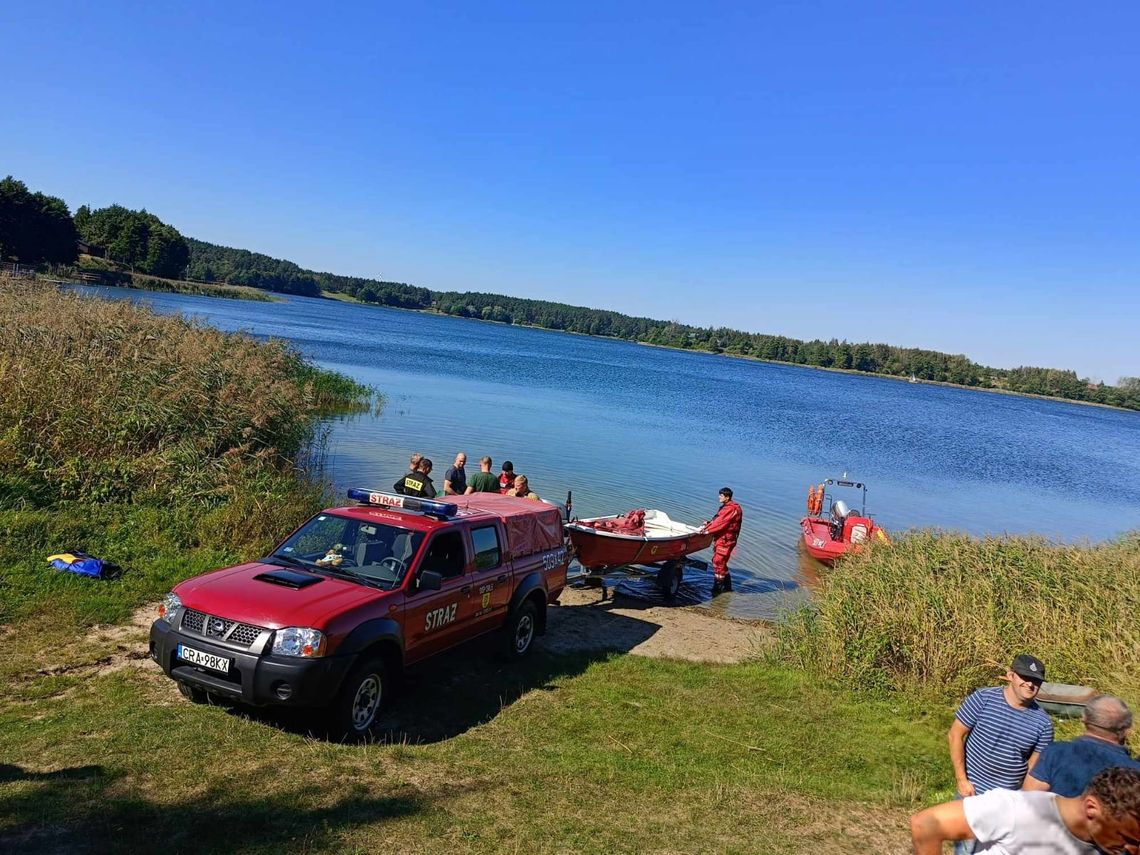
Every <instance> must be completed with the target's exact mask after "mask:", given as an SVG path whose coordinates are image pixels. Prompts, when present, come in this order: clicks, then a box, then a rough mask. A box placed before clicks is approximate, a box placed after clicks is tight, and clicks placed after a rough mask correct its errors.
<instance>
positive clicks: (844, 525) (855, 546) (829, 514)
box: [800, 473, 891, 564]
mask: <svg viewBox="0 0 1140 855" xmlns="http://www.w3.org/2000/svg"><path fill="white" fill-rule="evenodd" d="M828 486H834V487H848V488H853V489H855V490H861V491H862V493H863V502H862V507H861V509H860V511H859V513H855V512H854V511H853V510H851V509H849V508H848V507H847V503H846V502H844V501H843V500H842V499H833V498H832V497H831V496H829V495H827V491H826V488H827V487H828ZM825 503H826V508H827V510H826V512H825V511H824V507H825ZM800 529H801V530H802V532H803V538H804V546H805V547H806V548H807V551H808V553H809V554H810V555H811V557H812V558H814V559H816V560H817V561H821V562H823V563H824V564H832V563H834V562H835V560H836V559H837V558H842V557H843V556H844V555H847V554H848V553H852V552H858V551H859V550H861V549H862V548H863V547H864V546H866V545H868V544H870V543H875V542H878V543H890V542H891V538H890V536H889V535H888V534H887V533H886V531H884V530H883V529H882V527H880V526H879V525H878V524H877V523H876V522H875V521H874V520H873V519H871V518H870V517H869V516H867V485H866V484H863V483H860V482H859V481H849V480H847V475H846V473H844V475H843V477H842V478H828V479H826V480H825V481H824V482H823V483H822V484H820V485H819V487H818V488H817V487H815V486H812V487H811V488H810V489H809V490H808V515H807V516H806V517H804V518H803V519H801V520H800Z"/></svg>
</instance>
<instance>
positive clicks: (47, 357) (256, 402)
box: [0, 280, 371, 503]
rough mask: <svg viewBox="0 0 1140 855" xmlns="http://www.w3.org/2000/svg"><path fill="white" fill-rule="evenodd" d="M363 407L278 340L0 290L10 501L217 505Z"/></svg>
mask: <svg viewBox="0 0 1140 855" xmlns="http://www.w3.org/2000/svg"><path fill="white" fill-rule="evenodd" d="M370 397H371V390H369V389H367V388H365V387H362V386H360V385H359V384H357V383H355V382H354V381H352V380H349V379H348V378H345V377H340V376H339V375H333V374H331V373H329V372H323V371H320V370H318V369H315V368H313V367H312V366H309V365H307V364H306V363H305V362H304V361H303V360H302V359H301V358H300V357H299V356H298V355H297V354H296V353H295V352H293V351H291V350H290V349H289V348H287V347H286V346H284V345H283V344H280V343H274V342H270V343H262V342H257V341H254V340H253V339H252V338H250V337H248V336H245V335H240V334H232V333H223V332H220V331H218V330H215V329H212V328H210V327H207V326H204V325H201V324H198V323H194V322H191V321H188V320H185V319H183V318H179V317H169V316H158V315H155V314H154V313H152V312H150V311H148V310H145V309H141V308H139V307H137V306H135V305H132V304H130V303H126V302H111V301H103V300H97V299H91V298H88V297H85V296H80V295H77V294H75V293H72V292H66V291H64V292H61V291H58V290H56V289H54V288H51V287H46V286H43V285H36V284H24V283H20V284H17V283H15V282H13V281H11V280H8V281H0V477H2V478H4V479H5V480H6V484H7V492H8V493H9V495H10V496H21V495H22V496H28V495H42V494H43V493H44V492H45V491H46V492H48V493H50V494H51V495H53V496H55V497H57V498H62V499H79V500H99V501H106V500H115V501H123V500H137V499H143V498H145V497H148V496H149V497H161V498H163V499H164V500H173V501H178V500H183V499H192V500H195V501H204V502H206V503H216V502H217V501H222V500H228V499H231V498H233V497H235V496H236V495H238V494H239V493H242V492H243V491H245V489H246V488H247V487H248V486H249V485H250V484H251V483H254V482H257V481H264V480H265V479H266V478H268V477H271V476H272V475H274V474H284V475H287V476H290V477H291V476H292V475H293V474H294V470H295V468H296V465H297V460H298V458H299V456H301V455H303V454H304V453H305V452H306V451H307V450H308V449H309V447H310V446H311V445H312V442H313V440H314V437H315V434H314V428H315V425H316V419H317V417H318V416H319V415H321V414H324V413H327V412H328V411H329V410H330V409H334V408H336V407H343V406H354V405H355V406H360V405H366V403H367V401H368V400H369V398H370ZM263 486H264V485H263Z"/></svg>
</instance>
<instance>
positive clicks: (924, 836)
mask: <svg viewBox="0 0 1140 855" xmlns="http://www.w3.org/2000/svg"><path fill="white" fill-rule="evenodd" d="M910 835H911V842H912V843H913V844H914V851H915V852H916V853H917V855H939V853H941V852H942V843H943V841H946V840H955V841H962V842H967V841H968V843H969V845H970V846H971V847H974V846H975V845H976V847H977V848H976V849H973V850H972V851H977V852H988V853H994V855H1036V853H1041V855H1044V853H1049V855H1096V853H1100V855H1104V853H1108V852H1112V853H1126V855H1136V853H1137V852H1138V851H1140V842H1138V841H1140V772H1138V771H1136V770H1135V769H1119V768H1114V769H1105V770H1104V771H1103V772H1101V773H1100V774H1098V775H1097V776H1096V777H1094V778H1093V779H1092V781H1090V782H1089V786H1088V788H1087V789H1086V790H1085V791H1084V792H1082V793H1080V794H1079V795H1077V796H1074V797H1068V796H1059V795H1057V794H1056V793H1040V792H1038V793H1026V792H1011V791H1010V790H1003V789H996V790H990V791H989V792H988V793H986V794H985V795H981V796H969V797H967V798H965V799H957V800H955V801H950V802H945V803H943V804H940V805H935V806H934V807H929V808H927V809H926V810H922V811H919V812H918V813H916V814H915V815H914V816H912V817H911V818H910Z"/></svg>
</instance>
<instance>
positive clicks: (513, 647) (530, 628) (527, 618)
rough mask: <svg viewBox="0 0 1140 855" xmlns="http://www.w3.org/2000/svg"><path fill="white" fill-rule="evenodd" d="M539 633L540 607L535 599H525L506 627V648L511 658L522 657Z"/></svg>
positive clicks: (528, 650) (528, 651)
mask: <svg viewBox="0 0 1140 855" xmlns="http://www.w3.org/2000/svg"><path fill="white" fill-rule="evenodd" d="M537 633H538V609H537V608H535V605H534V601H533V600H529V599H528V600H523V601H522V602H521V603H519V606H518V608H517V609H515V610H514V612H513V613H512V614H511V617H510V619H509V620H508V621H507V625H506V627H505V637H504V639H503V640H504V642H505V643H504V645H503V647H504V650H505V652H506V654H507V656H508V658H510V659H522V658H523V657H524V656H526V655H527V654H528V653H530V649H531V648H532V647H533V646H534V637H535V635H536V634H537Z"/></svg>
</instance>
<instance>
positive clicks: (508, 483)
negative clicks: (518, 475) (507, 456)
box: [499, 460, 515, 493]
mask: <svg viewBox="0 0 1140 855" xmlns="http://www.w3.org/2000/svg"><path fill="white" fill-rule="evenodd" d="M514 486H515V464H513V463H511V461H509V460H504V461H503V471H502V472H500V473H499V492H500V493H505V492H507V490H513V489H514Z"/></svg>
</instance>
